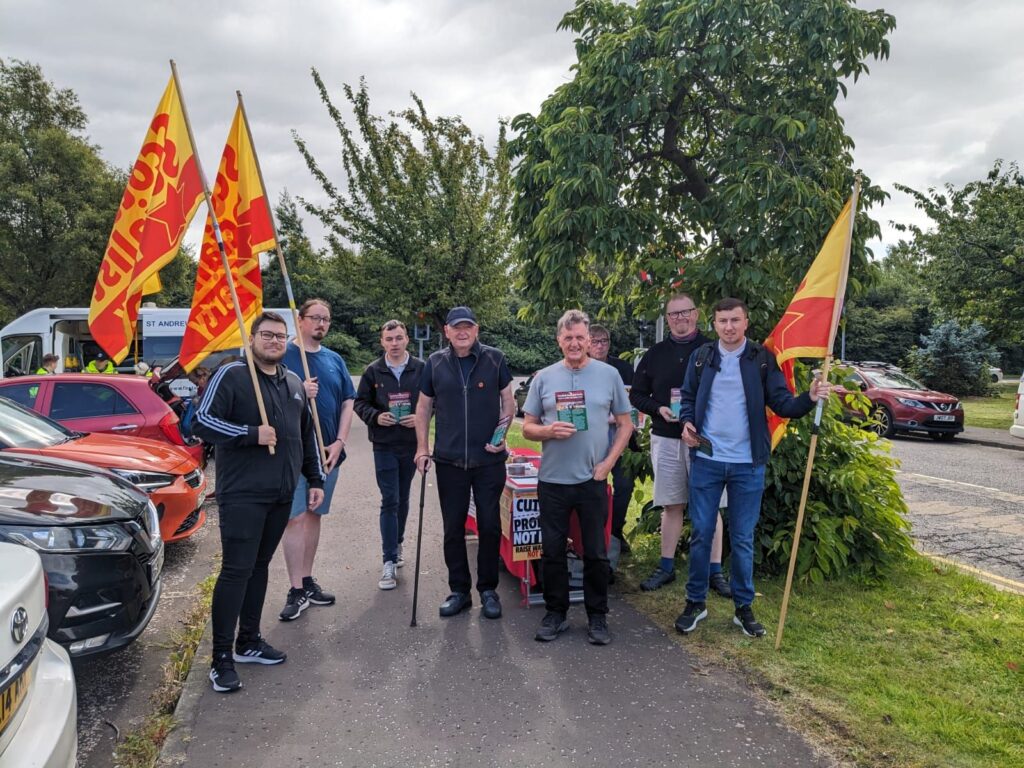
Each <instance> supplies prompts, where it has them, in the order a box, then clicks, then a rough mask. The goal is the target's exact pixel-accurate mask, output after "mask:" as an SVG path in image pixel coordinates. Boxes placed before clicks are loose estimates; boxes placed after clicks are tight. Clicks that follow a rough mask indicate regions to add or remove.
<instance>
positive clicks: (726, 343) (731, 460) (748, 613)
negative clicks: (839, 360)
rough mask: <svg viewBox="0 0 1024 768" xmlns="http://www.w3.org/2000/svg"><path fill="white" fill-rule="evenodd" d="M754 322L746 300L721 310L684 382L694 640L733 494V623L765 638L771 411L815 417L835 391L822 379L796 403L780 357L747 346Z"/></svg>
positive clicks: (681, 623)
mask: <svg viewBox="0 0 1024 768" xmlns="http://www.w3.org/2000/svg"><path fill="white" fill-rule="evenodd" d="M749 324H750V321H749V317H748V312H747V306H746V304H744V303H743V302H742V301H740V300H739V299H732V298H729V299H722V300H721V301H719V302H718V303H717V304H715V307H714V327H715V332H716V333H717V334H718V341H716V342H711V343H709V344H705V345H704V346H703V347H701V348H700V349H698V350H697V351H696V352H695V353H694V354H693V355H692V356H691V357H690V362H689V365H688V366H687V369H686V378H685V379H684V381H683V392H682V407H681V411H680V416H679V421H680V423H681V424H682V425H683V435H682V439H683V442H684V443H686V445H687V446H689V447H690V449H691V452H692V456H693V459H692V462H691V468H692V473H691V476H690V520H691V523H692V526H693V534H692V536H691V538H690V566H689V568H690V575H689V579H688V581H687V582H686V607H685V609H684V610H683V612H682V614H680V616H679V618H678V619H676V629H677V630H678V631H679V632H682V633H683V634H689V633H690V632H693V631H694V630H695V629H696V628H697V624H698V623H699V622H700V621H701V620H702V619H704V618H706V617H707V615H708V612H707V606H706V603H705V599H706V597H707V593H708V577H709V563H710V555H711V540H712V537H713V536H714V533H715V522H716V519H717V517H718V502H719V499H720V498H721V496H722V490H723V489H727V490H728V493H729V542H730V544H731V545H732V570H731V572H732V596H733V602H734V603H735V605H736V613H735V616H734V617H733V622H734V623H735V624H736V625H737V626H739V627H740V629H741V630H743V633H744V634H745V635H748V636H750V637H761V636H763V635H764V633H765V630H764V627H763V626H762V625H761V624H760V623H759V622H758V621H757V619H755V618H754V612H753V610H752V607H751V604H752V603H753V602H754V529H755V528H756V526H757V520H758V518H759V517H760V514H761V496H762V494H763V493H764V473H765V466H766V465H767V463H768V460H769V459H770V458H771V435H770V434H769V431H768V417H767V415H766V412H765V406H766V405H767V406H768V407H769V408H771V409H772V411H774V412H775V413H776V414H777V415H779V416H781V417H783V418H788V419H797V418H800V417H801V416H805V415H806V414H808V413H809V412H810V411H811V410H812V409H813V408H814V403H816V402H817V401H818V399H819V398H822V397H828V394H829V392H830V391H831V390H832V387H831V385H830V384H828V383H827V382H822V381H815V382H814V383H813V384H812V385H811V389H810V391H809V392H805V393H803V394H801V395H799V396H796V397H794V396H793V395H792V394H790V391H789V388H788V387H787V386H786V378H785V376H783V374H782V371H780V370H779V367H778V364H777V363H776V362H775V356H774V355H773V354H771V352H769V351H768V350H766V349H765V348H764V347H763V346H761V345H760V344H755V343H753V342H751V341H748V340H747V337H746V332H747V327H748V326H749Z"/></svg>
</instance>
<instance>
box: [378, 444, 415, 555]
mask: <svg viewBox="0 0 1024 768" xmlns="http://www.w3.org/2000/svg"><path fill="white" fill-rule="evenodd" d="M413 454H414V450H408V451H395V450H388V449H383V450H381V449H379V448H375V449H374V451H373V466H374V469H375V470H376V471H377V487H378V488H379V489H380V541H381V546H382V549H383V552H384V562H385V563H387V562H391V563H394V562H396V561H397V560H398V545H399V544H401V543H402V541H403V539H404V538H405V521H406V520H407V519H408V518H409V489H410V487H411V486H412V478H413V475H415V474H416V464H415V463H414V462H413Z"/></svg>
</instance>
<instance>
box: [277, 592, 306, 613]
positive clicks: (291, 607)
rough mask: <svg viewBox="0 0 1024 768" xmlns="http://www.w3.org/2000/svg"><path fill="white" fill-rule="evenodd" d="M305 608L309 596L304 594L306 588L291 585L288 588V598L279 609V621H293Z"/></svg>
mask: <svg viewBox="0 0 1024 768" xmlns="http://www.w3.org/2000/svg"><path fill="white" fill-rule="evenodd" d="M307 608H309V598H308V597H307V596H306V590H304V589H296V588H295V587H292V588H291V589H289V590H288V600H287V602H285V604H284V608H282V609H281V613H280V614H279V618H280V619H281V621H295V619H297V618H299V616H300V615H301V614H302V612H303V611H304V610H306V609H307Z"/></svg>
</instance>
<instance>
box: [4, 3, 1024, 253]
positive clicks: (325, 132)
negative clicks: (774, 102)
mask: <svg viewBox="0 0 1024 768" xmlns="http://www.w3.org/2000/svg"><path fill="white" fill-rule="evenodd" d="M860 5H861V7H864V8H876V7H884V8H885V9H886V10H887V11H888V12H890V13H893V14H894V15H895V16H896V20H897V28H896V31H895V32H894V33H893V34H892V35H891V38H890V40H891V44H892V55H891V57H890V58H889V59H888V60H886V61H878V62H874V61H872V62H870V64H869V66H870V68H871V74H870V76H868V77H867V78H863V79H861V80H860V82H858V83H856V84H855V85H853V87H852V88H851V91H850V96H849V98H848V99H846V100H845V101H843V102H841V103H840V105H839V109H840V112H841V113H842V115H843V116H844V118H845V119H846V121H847V128H848V131H849V133H850V135H851V136H852V137H853V139H854V141H855V142H856V144H857V147H856V150H855V158H856V165H857V166H858V167H860V168H862V169H863V170H864V171H865V172H866V173H867V174H868V176H869V177H870V178H871V179H872V180H873V181H874V182H875V183H878V184H881V185H882V187H883V188H884V189H886V190H887V191H889V192H890V194H891V195H892V199H891V201H890V202H889V203H888V204H887V205H886V206H885V207H884V208H882V209H880V210H879V209H875V210H874V211H873V212H872V215H873V216H874V217H875V218H876V219H878V220H879V221H880V222H882V225H883V233H884V234H883V241H884V243H886V244H891V243H894V242H895V241H896V240H897V239H898V235H897V233H895V232H893V231H892V230H891V229H890V228H889V227H888V226H887V225H888V222H889V221H890V220H895V221H901V222H916V223H921V224H924V223H925V221H924V220H922V218H921V216H920V214H919V213H918V212H917V211H915V210H914V208H913V206H912V204H911V203H910V201H909V199H908V198H907V197H906V196H905V195H903V194H902V193H900V192H898V191H896V190H895V189H894V188H893V186H892V185H893V182H896V181H899V182H903V183H906V184H909V185H910V186H912V187H914V188H917V189H924V188H927V187H929V186H937V185H941V184H944V183H946V182H953V183H956V184H961V183H963V182H965V181H969V180H971V179H976V178H981V177H983V176H984V174H985V173H986V171H987V170H988V169H989V168H990V167H991V166H992V163H993V161H994V160H995V159H996V158H999V157H1002V158H1005V159H1007V160H1019V159H1021V158H1022V156H1024V99H1022V97H1021V89H1020V84H1021V82H1022V73H1024V44H1022V42H1021V41H1022V40H1024V2H1022V1H1021V0H974V1H971V0H875V1H874V2H872V0H866V1H865V2H862V3H860ZM570 6H571V0H362V2H356V1H355V0H302V2H282V0H247V2H244V3H242V2H233V3H229V2H220V1H219V0H202V1H201V2H200V1H199V0H176V1H175V2H164V3H155V2H145V1H142V2H140V1H139V0H135V2H127V0H78V1H77V2H57V0H33V2H31V3H29V2H25V1H24V0H21V2H15V1H14V0H0V56H3V57H4V58H6V59H12V58H14V59H23V60H27V61H31V62H34V63H37V64H39V65H41V66H42V68H43V72H44V74H45V76H46V77H47V78H48V79H50V80H51V81H53V82H54V83H55V84H56V85H57V86H59V87H63V88H71V89H73V90H74V91H75V92H76V93H77V94H78V97H79V99H80V101H81V104H82V107H83V108H84V110H85V112H86V114H87V115H88V117H89V121H90V122H89V135H90V137H91V140H92V141H93V142H94V143H96V144H98V145H99V146H100V148H101V152H102V154H103V156H104V158H106V159H107V160H108V161H109V162H111V163H113V164H115V165H117V166H119V167H123V168H126V167H128V166H130V165H131V163H132V162H133V161H134V160H135V157H136V155H137V154H138V151H139V147H140V145H141V141H142V137H143V135H144V132H145V129H146V126H147V124H148V121H149V119H150V118H151V117H152V114H153V111H154V109H155V107H156V103H157V100H158V99H159V97H160V94H161V93H162V92H163V88H164V86H165V85H166V82H167V78H168V77H169V67H168V63H167V62H168V59H170V58H174V59H175V60H176V61H177V64H178V71H179V75H180V77H181V81H182V89H183V91H184V95H185V99H186V103H187V106H188V109H189V113H190V116H191V118H192V123H193V126H194V128H195V131H196V141H197V144H198V145H199V153H200V157H201V159H202V162H203V165H204V168H205V170H206V174H207V176H208V177H210V178H211V179H212V178H213V177H214V176H215V175H216V171H217V165H218V163H219V159H220V153H221V150H222V149H223V145H224V140H225V137H226V135H227V130H228V127H229V126H230V122H231V118H232V115H233V113H234V108H235V95H234V94H235V90H236V89H237V90H241V91H242V93H243V95H244V97H245V101H246V108H247V110H248V114H249V119H250V121H251V123H252V128H253V134H254V139H255V142H256V147H257V151H258V152H259V154H260V159H261V162H262V164H263V171H264V175H265V177H266V182H267V186H268V190H269V192H270V195H271V197H272V199H274V200H276V199H277V196H278V194H279V192H280V191H281V190H282V189H284V188H287V189H288V190H289V192H291V193H292V194H294V195H299V196H303V197H306V198H310V199H320V198H321V194H320V191H319V188H318V186H317V185H316V183H315V181H314V180H313V179H312V177H311V176H310V174H309V172H308V171H307V169H306V167H305V165H304V163H303V161H302V158H301V157H300V156H299V154H298V152H297V150H296V149H295V146H294V144H293V142H292V139H291V130H292V129H295V130H297V131H298V132H299V134H300V135H301V136H303V137H304V138H305V139H306V140H307V141H308V143H309V145H310V147H311V149H312V150H313V152H314V154H315V155H316V156H317V158H318V159H319V160H320V163H321V166H322V167H324V168H325V169H326V170H327V172H328V173H329V174H331V175H332V177H333V178H334V179H335V180H336V181H338V182H340V181H341V180H342V173H341V167H340V162H338V152H337V150H338V147H339V142H338V139H337V134H336V132H335V130H334V126H333V124H332V123H331V121H330V119H329V117H328V115H327V112H326V110H325V109H324V107H323V105H322V104H321V103H320V100H319V97H318V94H317V92H316V90H315V86H314V84H313V81H312V79H311V77H310V68H311V67H316V68H317V69H318V70H319V71H320V73H321V75H322V76H323V78H324V80H325V82H326V83H327V84H328V86H329V88H330V89H331V92H332V94H334V95H335V96H336V103H340V102H341V101H342V95H341V85H342V83H351V84H356V83H358V80H359V77H360V76H365V77H366V79H367V82H368V85H369V89H370V97H371V104H372V106H373V109H374V111H375V112H378V113H379V112H382V111H385V110H389V109H402V108H404V107H406V106H408V105H409V103H410V101H409V92H410V91H415V92H416V93H417V94H418V95H419V96H420V97H422V98H423V100H424V101H425V103H426V106H427V109H428V110H429V112H430V113H431V114H433V115H438V114H444V115H453V114H458V115H461V116H462V118H463V119H464V120H465V122H466V123H467V124H468V125H469V126H470V127H471V128H472V129H473V131H474V132H476V133H477V134H480V135H483V136H484V137H485V138H486V139H487V140H488V143H493V140H494V138H495V136H496V133H497V124H498V119H499V118H500V117H506V118H508V117H513V116H515V115H517V114H519V113H520V112H526V111H529V112H536V111H537V110H538V108H539V106H540V104H541V102H542V101H543V100H544V98H545V97H546V96H547V95H548V94H549V93H550V92H551V91H552V90H553V89H554V88H555V87H557V86H558V85H559V84H560V83H561V82H564V81H565V80H566V79H567V78H568V75H569V66H570V65H571V64H572V63H573V61H574V60H575V57H574V51H573V44H572V35H571V34H569V33H564V32H563V33H559V32H556V30H555V27H556V25H557V23H558V21H559V19H560V18H561V16H562V14H563V13H564V12H565V10H567V9H568V8H569V7H570ZM200 210H201V211H203V210H204V209H200ZM201 218H202V215H200V216H197V219H201ZM307 229H308V230H309V231H310V232H311V234H314V239H315V240H319V239H320V238H319V236H318V233H319V228H318V227H315V226H314V225H313V223H312V222H310V221H309V220H308V219H307ZM189 240H190V241H192V242H195V241H196V240H198V222H197V224H196V225H194V226H193V228H192V230H190V234H189ZM318 244H319V243H318ZM874 245H875V248H874V250H875V253H876V255H880V254H881V252H882V249H881V248H879V247H878V244H877V243H876V244H874Z"/></svg>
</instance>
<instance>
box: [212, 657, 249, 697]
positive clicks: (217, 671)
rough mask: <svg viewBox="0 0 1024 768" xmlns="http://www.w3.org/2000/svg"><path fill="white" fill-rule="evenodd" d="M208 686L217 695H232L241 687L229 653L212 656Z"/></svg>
mask: <svg viewBox="0 0 1024 768" xmlns="http://www.w3.org/2000/svg"><path fill="white" fill-rule="evenodd" d="M210 684H211V685H212V686H213V690H215V691H216V692H217V693H232V692H234V691H237V690H238V689H239V688H241V687H242V681H241V680H240V679H239V677H238V673H237V672H235V662H234V661H232V660H231V653H230V652H221V653H215V654H213V661H212V662H211V663H210Z"/></svg>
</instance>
